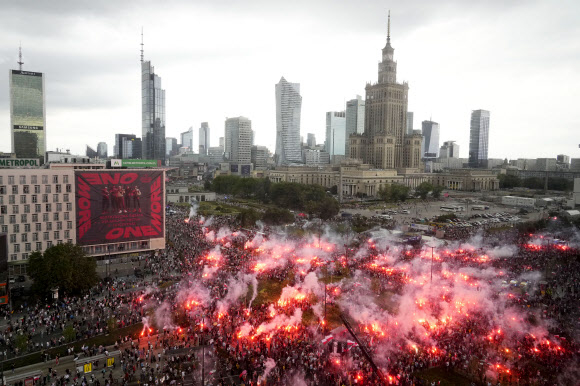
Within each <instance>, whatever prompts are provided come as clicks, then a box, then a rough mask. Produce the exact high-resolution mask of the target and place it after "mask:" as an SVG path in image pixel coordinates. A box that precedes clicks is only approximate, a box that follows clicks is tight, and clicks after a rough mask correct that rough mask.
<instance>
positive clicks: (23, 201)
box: [20, 196, 26, 204]
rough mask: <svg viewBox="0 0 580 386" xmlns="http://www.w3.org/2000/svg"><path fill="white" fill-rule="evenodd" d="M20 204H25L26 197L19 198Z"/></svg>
mask: <svg viewBox="0 0 580 386" xmlns="http://www.w3.org/2000/svg"><path fill="white" fill-rule="evenodd" d="M20 203H21V204H26V196H20Z"/></svg>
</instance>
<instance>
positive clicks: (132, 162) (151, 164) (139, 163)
mask: <svg viewBox="0 0 580 386" xmlns="http://www.w3.org/2000/svg"><path fill="white" fill-rule="evenodd" d="M158 166H161V162H160V161H158V160H155V159H112V160H111V167H112V168H121V167H123V168H156V167H158Z"/></svg>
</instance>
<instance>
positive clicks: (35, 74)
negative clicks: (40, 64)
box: [12, 70, 42, 76]
mask: <svg viewBox="0 0 580 386" xmlns="http://www.w3.org/2000/svg"><path fill="white" fill-rule="evenodd" d="M12 73H13V74H14V75H28V76H42V72H32V71H20V70H12Z"/></svg>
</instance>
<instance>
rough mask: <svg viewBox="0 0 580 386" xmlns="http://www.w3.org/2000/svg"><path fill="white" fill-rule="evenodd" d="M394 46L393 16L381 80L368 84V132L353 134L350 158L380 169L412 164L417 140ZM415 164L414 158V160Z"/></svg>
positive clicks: (366, 112)
mask: <svg viewBox="0 0 580 386" xmlns="http://www.w3.org/2000/svg"><path fill="white" fill-rule="evenodd" d="M393 53H394V49H393V47H392V46H391V17H390V13H389V21H388V27H387V44H386V45H385V47H384V48H383V50H382V61H381V62H380V63H379V68H378V82H377V83H374V84H370V83H369V84H367V85H366V87H365V91H366V103H365V105H366V106H365V131H364V133H363V134H362V135H358V134H353V135H351V137H350V154H349V156H350V158H355V159H362V160H363V162H365V163H368V164H371V165H373V166H374V167H375V168H378V169H396V168H406V167H411V163H410V162H411V160H413V159H415V158H414V156H412V155H411V154H412V153H414V151H413V149H410V148H408V149H407V148H406V147H408V146H414V143H415V140H412V141H411V140H409V141H407V140H406V139H405V134H406V130H407V95H408V92H409V85H408V83H407V82H403V83H397V62H395V61H394V60H393ZM413 163H414V161H413Z"/></svg>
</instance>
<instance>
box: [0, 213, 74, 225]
mask: <svg viewBox="0 0 580 386" xmlns="http://www.w3.org/2000/svg"><path fill="white" fill-rule="evenodd" d="M50 217H51V216H50V213H43V214H42V221H44V222H45V223H46V222H47V221H60V218H61V216H60V212H54V213H53V214H52V220H51V219H50ZM62 218H63V220H65V221H67V220H70V213H69V212H64V213H63V216H62ZM16 219H17V218H16V215H15V214H11V215H10V216H8V220H9V222H8V223H9V224H16V223H17V221H16ZM37 221H38V214H36V213H35V214H33V215H32V222H37ZM18 223H19V224H24V225H30V224H27V223H28V215H27V214H21V215H20V222H18ZM4 224H5V216H1V215H0V225H4ZM38 224H40V223H38Z"/></svg>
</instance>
